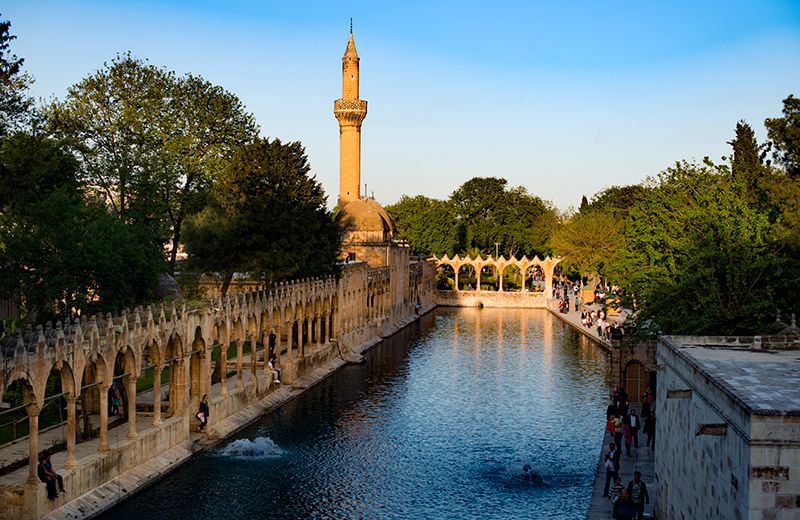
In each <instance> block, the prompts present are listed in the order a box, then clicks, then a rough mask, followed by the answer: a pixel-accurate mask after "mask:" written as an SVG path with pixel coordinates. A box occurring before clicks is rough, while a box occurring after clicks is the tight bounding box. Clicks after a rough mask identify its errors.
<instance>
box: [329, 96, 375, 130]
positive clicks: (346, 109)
mask: <svg viewBox="0 0 800 520" xmlns="http://www.w3.org/2000/svg"><path fill="white" fill-rule="evenodd" d="M333 114H334V115H335V116H336V119H338V120H339V124H341V125H360V124H361V122H362V121H363V120H364V118H365V117H366V115H367V102H366V101H364V100H363V99H337V100H336V101H334V102H333Z"/></svg>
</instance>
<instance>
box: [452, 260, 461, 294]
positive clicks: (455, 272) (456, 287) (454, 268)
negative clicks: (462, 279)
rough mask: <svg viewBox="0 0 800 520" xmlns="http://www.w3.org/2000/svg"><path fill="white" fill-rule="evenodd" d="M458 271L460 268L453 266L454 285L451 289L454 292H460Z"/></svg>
mask: <svg viewBox="0 0 800 520" xmlns="http://www.w3.org/2000/svg"><path fill="white" fill-rule="evenodd" d="M459 269H460V266H458V267H457V266H453V282H454V283H455V286H454V287H453V290H454V291H460V289H459V288H458V271H459Z"/></svg>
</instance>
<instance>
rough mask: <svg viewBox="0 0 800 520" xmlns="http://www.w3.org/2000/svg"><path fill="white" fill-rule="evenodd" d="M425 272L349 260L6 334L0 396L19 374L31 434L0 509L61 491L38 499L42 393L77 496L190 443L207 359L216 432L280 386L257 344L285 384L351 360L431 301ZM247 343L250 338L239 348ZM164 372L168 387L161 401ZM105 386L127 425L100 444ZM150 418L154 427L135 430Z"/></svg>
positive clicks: (43, 509) (32, 503)
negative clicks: (88, 418)
mask: <svg viewBox="0 0 800 520" xmlns="http://www.w3.org/2000/svg"><path fill="white" fill-rule="evenodd" d="M434 270H435V267H434V263H433V262H432V261H431V260H426V259H417V260H416V261H415V262H412V263H411V264H410V265H408V267H407V268H406V269H405V270H404V272H402V273H392V272H391V268H390V267H378V268H370V267H369V266H368V265H367V264H366V263H364V262H357V263H351V264H348V265H347V266H346V267H345V269H344V273H343V276H342V277H341V278H340V279H336V278H330V279H327V280H319V279H315V280H302V281H297V282H292V283H282V284H279V285H277V286H273V287H269V288H266V287H255V286H250V287H244V288H243V290H242V291H241V292H239V293H237V294H235V295H232V296H228V297H226V298H212V299H211V300H210V301H207V302H204V303H203V304H202V305H201V306H196V307H195V306H190V305H186V304H184V303H180V304H177V303H172V304H171V305H161V306H158V307H147V308H136V309H133V310H126V311H124V312H122V313H121V314H119V315H116V316H112V315H110V314H107V315H105V316H82V317H81V318H80V319H76V320H74V321H72V322H69V323H61V322H59V323H56V324H55V325H53V324H51V323H47V324H46V325H45V326H41V325H40V326H38V327H36V328H35V329H31V328H29V329H28V330H27V331H26V332H25V333H24V334H23V333H22V332H21V331H20V330H17V331H15V332H13V333H12V332H11V331H8V330H7V331H6V335H5V337H4V339H3V341H2V348H0V356H2V358H1V359H0V362H1V366H2V370H0V390H2V392H3V394H5V392H6V390H7V389H8V388H9V386H10V385H11V384H12V383H14V382H15V381H19V382H20V383H19V384H20V385H21V387H22V393H23V397H24V403H25V404H24V409H25V410H26V411H27V414H28V417H29V421H30V435H29V437H28V459H29V460H28V467H27V470H19V471H17V472H14V473H11V474H10V475H6V476H4V477H2V480H0V517H3V518H42V517H43V516H45V515H46V514H47V513H48V512H49V511H50V510H52V509H53V507H55V506H56V505H59V506H60V505H63V504H62V503H61V499H59V503H54V502H52V501H49V500H47V498H46V494H45V487H44V485H43V484H42V483H41V482H40V481H39V480H38V478H37V463H38V461H37V454H38V452H39V449H40V447H39V443H38V430H39V413H40V411H41V409H42V407H43V406H44V405H45V403H46V401H49V400H51V399H54V398H57V397H62V396H63V397H64V398H65V400H66V403H67V421H66V422H67V438H66V462H65V463H64V464H63V468H59V472H60V473H62V474H63V476H64V481H65V486H66V487H67V489H68V491H69V496H70V498H75V497H78V496H80V495H83V494H84V493H87V492H89V491H91V490H92V489H94V488H96V487H97V486H99V485H101V484H103V483H104V482H107V481H109V480H110V479H111V478H113V477H114V476H115V475H118V474H119V473H120V472H122V471H127V470H129V469H132V468H134V467H136V466H137V465H139V464H142V463H144V462H146V461H147V460H149V459H150V458H152V457H155V456H156V455H158V454H159V453H162V452H164V451H165V450H168V449H170V448H171V447H173V446H175V445H177V444H179V443H182V442H184V441H186V440H187V439H189V433H190V431H192V430H193V429H197V426H198V424H199V422H198V420H197V419H196V418H195V413H196V412H197V409H198V408H199V403H200V401H201V399H202V396H203V395H205V394H209V395H210V394H211V391H210V389H211V386H212V372H213V367H214V363H212V356H217V357H219V358H220V365H221V367H223V369H222V370H221V371H220V373H219V377H220V379H221V380H220V384H219V393H218V395H216V396H215V397H214V398H213V399H212V400H211V401H210V413H209V416H210V417H211V421H210V422H209V425H208V428H209V435H210V437H212V438H213V437H215V435H217V436H219V435H218V434H217V433H215V431H214V424H215V423H216V422H219V421H220V420H223V419H224V418H226V417H228V416H230V415H232V414H234V413H236V412H237V411H239V410H241V409H243V408H244V407H246V406H249V405H250V404H253V403H255V402H258V401H259V400H260V399H262V398H263V397H264V396H266V395H267V394H268V393H269V392H271V391H273V390H274V389H275V388H278V387H279V385H278V384H277V383H276V382H275V380H274V377H273V375H272V372H271V371H270V370H269V369H268V367H267V364H266V363H265V354H267V349H270V350H272V351H274V352H275V353H276V354H277V355H278V360H279V361H278V364H279V368H280V369H281V370H282V374H281V377H282V380H283V381H282V384H284V385H291V384H292V383H293V382H294V381H295V380H296V379H297V378H298V377H301V376H303V375H304V374H308V373H310V372H311V371H312V370H314V369H315V368H317V367H319V366H321V365H323V364H325V363H327V362H328V361H330V360H331V359H333V358H335V357H338V356H342V357H344V358H348V357H349V358H350V359H353V358H357V357H358V356H356V355H355V354H353V353H352V352H351V350H350V349H351V348H352V347H355V346H357V345H361V344H363V343H365V342H369V341H377V340H378V338H379V337H381V336H383V335H385V334H388V333H390V332H391V331H393V330H394V328H396V327H398V326H399V325H401V324H402V323H403V322H404V320H408V319H410V317H412V316H414V314H415V306H416V305H417V303H419V304H421V305H422V306H425V307H429V306H432V305H434V303H433V292H434V291H433V285H434ZM246 342H249V345H250V346H251V349H250V353H249V355H247V356H245V355H244V354H243V347H244V346H245V343H246ZM234 344H235V346H236V357H235V360H234V359H233V358H231V360H230V361H229V360H228V359H227V351H228V348H226V347H227V346H229V345H234ZM234 366H235V369H234ZM147 370H152V371H153V374H154V379H153V381H154V387H153V390H152V398H151V399H152V400H151V401H150V402H148V403H140V402H137V392H136V381H137V379H138V378H140V377H142V376H143V375H144V374H145V373H146V371H147ZM229 370H231V371H232V372H233V371H235V378H236V381H235V384H233V383H231V384H228V381H227V377H226V376H227V375H228V371H229ZM165 371H166V372H167V373H168V380H169V391H168V393H167V394H166V395H167V396H168V397H167V398H166V401H165V402H164V403H162V389H161V385H160V381H161V380H162V372H165ZM53 372H55V373H57V374H58V376H59V377H60V380H61V389H62V392H63V393H62V394H60V395H56V396H53V395H45V388H46V384H47V380H48V377H49V376H50V374H51V373H53ZM245 375H247V380H245ZM232 377H234V376H232ZM112 383H116V385H117V387H120V391H119V393H120V394H122V397H123V399H122V401H123V403H122V404H123V406H124V407H125V410H124V412H125V413H124V416H125V417H127V428H126V427H125V426H126V425H122V426H118V428H122V429H124V431H125V432H126V433H125V438H124V439H122V440H121V441H120V440H117V441H116V442H109V436H108V427H109V417H108V411H109V406H108V405H109V403H108V392H109V387H110V386H111V385H112ZM215 388H216V386H215ZM229 388H231V390H229ZM79 406H80V411H81V412H82V413H83V414H94V415H93V417H95V418H97V417H98V416H99V421H98V422H97V423H96V425H97V427H98V428H99V439H100V442H99V445H98V447H97V450H96V453H93V454H91V455H90V456H83V457H77V456H76V436H77V431H78V423H79V418H78V410H79V408H78V407H79ZM151 407H152V412H150V408H151ZM143 410H147V412H149V413H145V412H144V411H143ZM151 416H152V423H150V424H145V426H144V427H142V426H141V423H142V421H143V420H149V419H147V418H148V417H151ZM143 417H144V419H143ZM137 418H138V419H139V420H138V421H137ZM137 422H138V423H139V424H140V428H139V429H137Z"/></svg>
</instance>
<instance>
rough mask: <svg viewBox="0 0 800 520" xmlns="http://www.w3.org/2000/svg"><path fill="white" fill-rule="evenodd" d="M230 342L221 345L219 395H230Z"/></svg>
mask: <svg viewBox="0 0 800 520" xmlns="http://www.w3.org/2000/svg"><path fill="white" fill-rule="evenodd" d="M229 345H230V343H227V344H225V345H220V346H219V360H220V361H219V363H220V368H221V370H220V379H219V395H228V383H227V381H228V377H227V376H228V346H229Z"/></svg>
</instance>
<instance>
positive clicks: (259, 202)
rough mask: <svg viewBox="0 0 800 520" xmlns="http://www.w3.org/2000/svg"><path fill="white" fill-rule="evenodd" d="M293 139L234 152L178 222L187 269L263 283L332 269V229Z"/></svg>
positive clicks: (335, 250)
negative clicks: (193, 210) (207, 194)
mask: <svg viewBox="0 0 800 520" xmlns="http://www.w3.org/2000/svg"><path fill="white" fill-rule="evenodd" d="M310 169H311V167H310V166H309V164H308V158H307V157H306V155H305V149H304V148H303V146H302V145H301V144H300V143H299V142H294V143H288V144H283V143H281V141H280V140H279V139H273V140H272V141H270V140H269V139H261V138H256V139H254V140H253V142H251V143H249V144H246V145H244V146H242V147H240V149H239V150H238V151H237V152H236V154H235V156H234V158H233V160H232V161H231V162H230V163H229V164H228V166H227V167H226V168H225V170H224V172H223V173H222V174H221V175H220V177H219V181H218V182H217V184H216V185H215V186H214V189H213V190H212V197H211V202H210V203H209V205H208V206H207V207H206V208H205V209H204V210H203V211H202V212H200V213H198V214H197V215H195V216H193V217H191V218H189V219H188V220H187V222H186V224H187V225H186V230H185V235H184V238H185V244H186V252H187V253H188V255H189V267H190V269H194V270H196V271H200V272H205V273H219V274H220V276H221V277H222V280H223V285H222V293H223V294H225V293H226V292H227V289H228V287H229V285H230V282H231V280H232V277H233V275H234V273H237V272H239V273H249V275H250V277H251V278H255V279H261V280H265V281H270V282H276V281H280V280H287V279H293V278H297V277H313V276H319V277H325V276H330V275H335V274H338V273H339V269H340V267H339V264H338V261H337V258H338V255H339V251H340V246H341V244H340V232H339V229H338V228H337V227H336V225H335V224H334V222H333V217H332V215H331V213H330V212H329V211H328V210H327V208H326V200H327V197H326V196H325V193H324V191H323V189H322V185H321V184H320V183H319V182H317V181H316V178H315V177H313V176H310V175H309V173H310Z"/></svg>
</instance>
